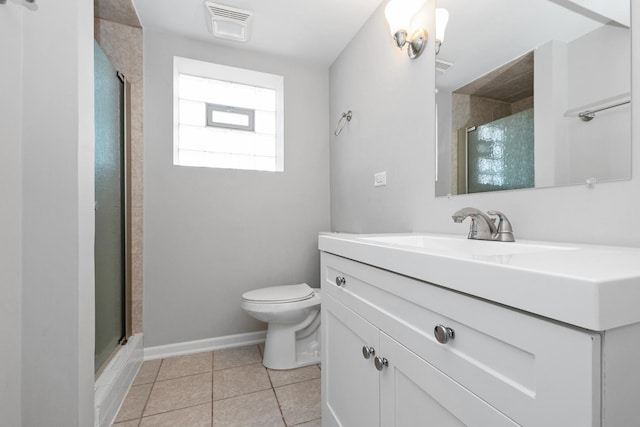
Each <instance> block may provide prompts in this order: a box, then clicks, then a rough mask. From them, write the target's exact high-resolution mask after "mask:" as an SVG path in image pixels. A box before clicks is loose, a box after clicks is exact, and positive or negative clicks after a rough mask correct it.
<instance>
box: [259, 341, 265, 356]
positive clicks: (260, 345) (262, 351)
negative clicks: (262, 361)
mask: <svg viewBox="0 0 640 427" xmlns="http://www.w3.org/2000/svg"><path fill="white" fill-rule="evenodd" d="M258 349H259V350H260V355H261V356H262V357H264V343H263V342H261V343H260V344H258Z"/></svg>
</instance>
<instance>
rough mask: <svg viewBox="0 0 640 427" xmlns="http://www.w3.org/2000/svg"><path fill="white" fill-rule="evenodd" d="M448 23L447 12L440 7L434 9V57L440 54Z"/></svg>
mask: <svg viewBox="0 0 640 427" xmlns="http://www.w3.org/2000/svg"><path fill="white" fill-rule="evenodd" d="M448 22H449V11H448V10H447V9H443V8H441V7H439V8H437V9H436V55H437V54H439V53H440V46H442V42H443V41H444V30H446V29H447V23H448Z"/></svg>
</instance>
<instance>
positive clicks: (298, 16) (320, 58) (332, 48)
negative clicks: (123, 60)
mask: <svg viewBox="0 0 640 427" xmlns="http://www.w3.org/2000/svg"><path fill="white" fill-rule="evenodd" d="M382 1H383V0H216V1H215V2H216V3H220V4H224V5H227V6H231V7H236V8H240V9H246V10H251V11H253V12H254V15H253V26H252V37H251V40H250V41H249V42H247V43H239V42H234V41H224V40H222V39H219V38H214V37H213V36H212V35H211V34H210V33H209V32H208V30H207V23H206V15H205V8H204V0H133V3H134V6H135V8H136V10H137V12H138V16H139V18H140V22H141V23H142V27H143V28H150V29H158V30H163V31H166V32H169V33H173V34H178V35H181V36H184V37H188V38H192V39H197V40H203V41H206V42H210V43H215V44H221V45H226V46H231V47H236V48H240V49H249V50H254V51H260V52H266V53H271V54H277V55H284V56H292V57H296V58H300V59H304V60H308V61H312V62H316V63H320V64H323V65H326V66H329V65H331V64H332V63H333V61H334V60H335V59H336V58H337V56H338V55H339V54H340V52H341V51H342V50H343V49H344V47H345V46H346V45H347V44H348V43H349V42H350V41H351V39H352V38H353V37H354V36H355V35H356V33H357V32H358V30H359V29H360V28H361V27H362V25H364V23H365V22H366V20H367V19H368V18H369V16H371V14H372V13H373V11H374V10H375V9H376V8H377V7H378V6H379V5H380V3H381V2H382Z"/></svg>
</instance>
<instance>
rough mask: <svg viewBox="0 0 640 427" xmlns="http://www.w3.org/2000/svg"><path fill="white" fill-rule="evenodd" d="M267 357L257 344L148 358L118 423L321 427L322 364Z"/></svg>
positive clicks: (125, 426) (130, 425)
mask: <svg viewBox="0 0 640 427" xmlns="http://www.w3.org/2000/svg"><path fill="white" fill-rule="evenodd" d="M261 361H262V354H261V349H260V347H259V346H258V345H251V346H247V347H238V348H231V349H225V350H217V351H213V352H206V353H197V354H191V355H187V356H177V357H172V358H168V359H162V360H151V361H147V362H144V363H143V365H142V368H141V369H140V372H138V375H137V376H136V379H135V381H134V383H133V386H132V387H131V390H130V391H129V394H128V395H127V397H126V399H125V401H124V403H123V405H122V408H120V412H119V413H118V416H117V417H116V421H115V424H113V427H134V426H142V427H148V426H154V427H156V426H158V427H160V426H170V427H175V426H180V427H196V426H197V427H199V426H209V427H211V426H214V427H217V426H221V427H222V426H234V427H241V426H246V427H271V426H273V427H276V426H281V427H285V426H286V427H290V426H300V427H320V425H321V422H320V368H319V366H318V365H312V366H307V367H304V368H299V369H293V370H290V371H272V370H270V369H265V367H264V366H262V363H261Z"/></svg>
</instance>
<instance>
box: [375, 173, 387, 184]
mask: <svg viewBox="0 0 640 427" xmlns="http://www.w3.org/2000/svg"><path fill="white" fill-rule="evenodd" d="M382 185H387V171H384V172H378V173H377V174H375V175H373V186H374V187H380V186H382Z"/></svg>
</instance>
